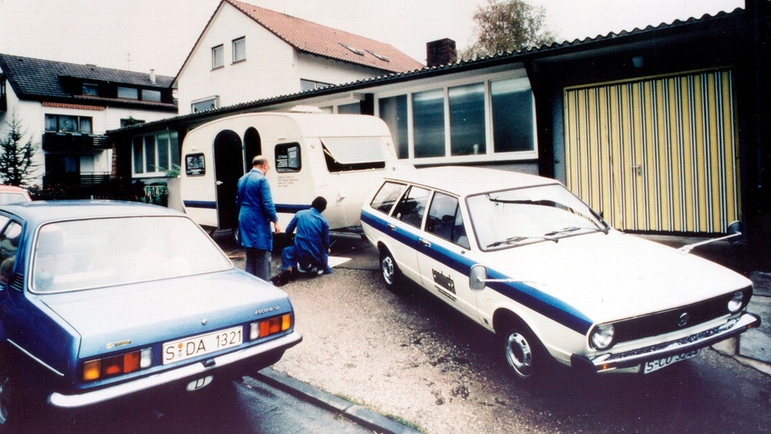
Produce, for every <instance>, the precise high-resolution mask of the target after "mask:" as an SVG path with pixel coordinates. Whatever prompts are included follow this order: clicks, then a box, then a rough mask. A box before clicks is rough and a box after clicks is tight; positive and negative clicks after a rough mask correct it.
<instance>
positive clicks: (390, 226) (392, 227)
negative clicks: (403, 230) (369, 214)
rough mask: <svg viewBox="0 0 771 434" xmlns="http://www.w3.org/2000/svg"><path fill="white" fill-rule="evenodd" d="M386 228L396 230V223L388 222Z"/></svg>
mask: <svg viewBox="0 0 771 434" xmlns="http://www.w3.org/2000/svg"><path fill="white" fill-rule="evenodd" d="M388 229H391V230H392V231H395V230H396V225H394V224H393V223H388Z"/></svg>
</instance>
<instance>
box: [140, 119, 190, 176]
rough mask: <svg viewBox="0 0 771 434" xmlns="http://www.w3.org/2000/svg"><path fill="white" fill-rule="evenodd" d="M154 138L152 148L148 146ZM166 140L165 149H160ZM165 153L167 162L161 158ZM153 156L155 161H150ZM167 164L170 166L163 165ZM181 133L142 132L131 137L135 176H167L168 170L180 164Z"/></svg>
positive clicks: (171, 131) (170, 131)
mask: <svg viewBox="0 0 771 434" xmlns="http://www.w3.org/2000/svg"><path fill="white" fill-rule="evenodd" d="M150 138H152V148H150V147H148V146H149V145H150V142H149V141H148V140H149V139H150ZM163 140H166V142H165V144H163V146H165V150H161V149H159V146H162V145H161V143H162V141H163ZM163 155H165V156H166V160H167V161H165V162H162V161H159V159H160V158H161V157H162V156H163ZM150 158H152V160H153V161H149V159H150ZM163 164H167V165H168V166H169V167H163ZM180 164H181V158H180V147H179V133H178V132H177V131H173V130H169V131H162V132H158V133H150V134H141V135H137V136H133V137H132V138H131V174H132V177H134V178H158V177H164V178H165V177H167V174H166V173H167V172H168V171H169V170H172V169H173V168H174V166H175V165H176V166H180Z"/></svg>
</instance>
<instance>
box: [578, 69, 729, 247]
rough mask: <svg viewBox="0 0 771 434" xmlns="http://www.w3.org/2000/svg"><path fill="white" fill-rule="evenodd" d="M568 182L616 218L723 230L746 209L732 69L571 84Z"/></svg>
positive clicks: (652, 227) (642, 227)
mask: <svg viewBox="0 0 771 434" xmlns="http://www.w3.org/2000/svg"><path fill="white" fill-rule="evenodd" d="M564 98H565V104H564V107H565V163H566V184H567V186H568V188H570V189H571V190H572V191H573V192H574V193H575V194H577V195H578V196H579V197H581V199H583V200H584V201H586V202H587V203H589V204H590V205H591V206H592V208H594V209H595V210H597V211H602V212H603V215H604V217H605V219H606V220H607V221H608V222H609V223H610V224H611V225H613V226H614V227H616V228H619V229H624V230H634V231H662V232H702V233H722V232H725V231H726V230H727V227H728V224H730V223H731V222H732V221H734V220H739V219H740V215H739V213H740V197H739V191H740V189H739V173H738V171H739V167H738V157H739V155H738V146H737V143H738V142H737V139H736V136H737V131H736V128H735V119H734V100H733V91H732V76H731V71H727V70H726V71H710V72H704V73H697V74H688V75H681V76H676V77H668V78H655V79H649V80H643V81H636V82H628V83H613V84H607V85H593V86H590V87H581V88H569V89H566V90H565V96H564Z"/></svg>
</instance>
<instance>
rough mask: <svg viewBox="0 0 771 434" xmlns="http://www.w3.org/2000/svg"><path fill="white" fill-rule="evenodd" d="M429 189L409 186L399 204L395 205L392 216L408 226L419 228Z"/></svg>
mask: <svg viewBox="0 0 771 434" xmlns="http://www.w3.org/2000/svg"><path fill="white" fill-rule="evenodd" d="M429 193H430V192H429V191H428V190H426V189H424V188H420V187H414V186H413V187H410V189H409V190H407V194H405V195H404V197H403V198H402V200H401V201H400V202H399V205H396V209H394V213H393V216H394V217H395V218H397V219H399V220H401V221H403V222H404V223H407V224H408V225H410V226H415V227H416V228H420V225H421V223H423V214H424V213H425V211H426V204H427V203H428V195H429Z"/></svg>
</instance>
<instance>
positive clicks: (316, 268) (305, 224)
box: [281, 196, 332, 274]
mask: <svg viewBox="0 0 771 434" xmlns="http://www.w3.org/2000/svg"><path fill="white" fill-rule="evenodd" d="M325 209H327V200H326V199H324V198H323V197H321V196H319V197H317V198H316V199H313V202H312V203H311V207H310V209H306V210H302V211H299V212H297V213H296V214H295V215H294V217H292V221H290V222H289V225H288V226H287V227H286V233H287V235H291V234H292V232H295V229H296V230H297V233H296V234H295V237H294V243H293V245H291V246H288V247H285V248H284V250H283V251H282V252H281V265H282V269H283V270H284V271H285V272H290V273H291V271H292V267H294V266H297V271H298V272H300V273H312V274H321V273H327V274H328V273H331V272H332V268H330V267H329V262H328V260H329V224H328V223H327V220H326V219H325V218H324V216H322V215H321V213H322V212H324V210H325ZM282 274H284V273H282Z"/></svg>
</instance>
